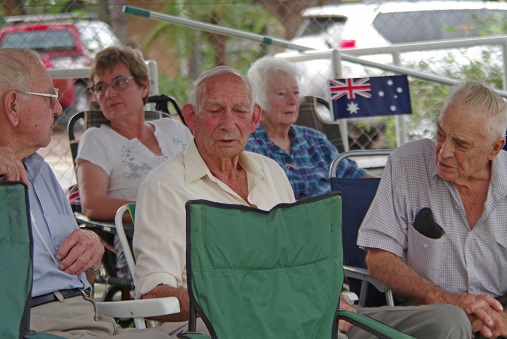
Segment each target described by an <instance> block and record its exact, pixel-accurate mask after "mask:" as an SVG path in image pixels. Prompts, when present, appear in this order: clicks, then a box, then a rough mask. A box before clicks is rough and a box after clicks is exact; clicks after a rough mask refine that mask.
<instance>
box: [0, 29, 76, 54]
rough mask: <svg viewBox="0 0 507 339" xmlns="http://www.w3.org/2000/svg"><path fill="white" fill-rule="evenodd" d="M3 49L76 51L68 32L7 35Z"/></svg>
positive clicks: (51, 31)
mask: <svg viewBox="0 0 507 339" xmlns="http://www.w3.org/2000/svg"><path fill="white" fill-rule="evenodd" d="M0 47H1V48H30V49H34V50H36V51H55V50H57V51H66V50H74V49H76V45H75V42H74V39H73V38H72V35H71V34H70V32H69V31H67V30H44V31H29V32H12V33H6V34H5V35H4V38H3V39H2V42H1V45H0Z"/></svg>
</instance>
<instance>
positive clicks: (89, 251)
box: [56, 229, 104, 275]
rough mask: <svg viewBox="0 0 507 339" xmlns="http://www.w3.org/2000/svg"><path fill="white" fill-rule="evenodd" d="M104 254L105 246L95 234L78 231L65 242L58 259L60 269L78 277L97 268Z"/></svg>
mask: <svg viewBox="0 0 507 339" xmlns="http://www.w3.org/2000/svg"><path fill="white" fill-rule="evenodd" d="M103 254H104V246H103V245H102V242H101V241H100V238H99V236H98V235H97V234H96V233H95V232H93V231H89V230H82V229H77V230H75V231H74V232H72V233H71V234H70V235H69V236H68V237H67V238H66V239H65V240H64V241H63V243H62V245H61V246H60V249H59V250H58V252H57V253H56V259H58V260H60V266H59V267H58V268H59V269H61V270H62V271H64V272H65V273H68V274H73V275H74V274H75V275H77V274H81V273H83V272H84V271H86V270H89V269H92V268H95V267H97V266H98V265H99V263H100V261H101V260H102V255H103Z"/></svg>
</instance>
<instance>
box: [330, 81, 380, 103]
mask: <svg viewBox="0 0 507 339" xmlns="http://www.w3.org/2000/svg"><path fill="white" fill-rule="evenodd" d="M343 80H345V81H340V80H329V82H330V89H331V98H332V99H333V100H337V99H339V98H341V97H342V96H344V95H347V99H355V98H356V95H360V96H362V97H365V98H371V93H370V91H371V85H370V84H369V83H368V81H370V78H361V79H358V80H357V81H354V79H343Z"/></svg>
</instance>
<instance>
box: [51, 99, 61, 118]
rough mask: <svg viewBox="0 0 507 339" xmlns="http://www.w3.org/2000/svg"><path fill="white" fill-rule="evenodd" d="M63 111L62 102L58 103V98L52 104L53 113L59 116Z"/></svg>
mask: <svg viewBox="0 0 507 339" xmlns="http://www.w3.org/2000/svg"><path fill="white" fill-rule="evenodd" d="M62 113H63V107H62V104H60V101H59V100H56V103H55V105H54V106H53V114H54V115H56V116H57V117H59V116H60V115H62Z"/></svg>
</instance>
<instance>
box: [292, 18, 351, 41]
mask: <svg viewBox="0 0 507 339" xmlns="http://www.w3.org/2000/svg"><path fill="white" fill-rule="evenodd" d="M345 21H346V18H344V17H322V18H319V17H317V18H310V19H308V22H307V24H306V26H305V27H304V29H303V32H301V34H296V36H307V35H317V34H319V33H321V32H324V31H327V32H329V30H330V29H332V30H333V31H334V30H338V29H340V28H342V27H343V25H344V24H345Z"/></svg>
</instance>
